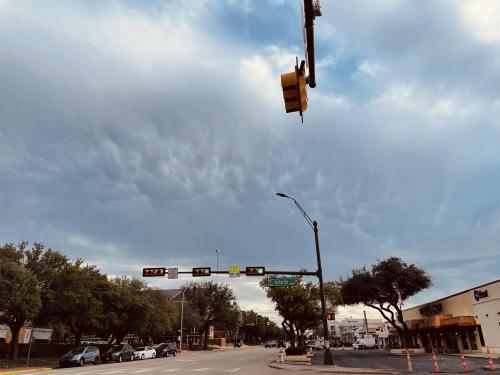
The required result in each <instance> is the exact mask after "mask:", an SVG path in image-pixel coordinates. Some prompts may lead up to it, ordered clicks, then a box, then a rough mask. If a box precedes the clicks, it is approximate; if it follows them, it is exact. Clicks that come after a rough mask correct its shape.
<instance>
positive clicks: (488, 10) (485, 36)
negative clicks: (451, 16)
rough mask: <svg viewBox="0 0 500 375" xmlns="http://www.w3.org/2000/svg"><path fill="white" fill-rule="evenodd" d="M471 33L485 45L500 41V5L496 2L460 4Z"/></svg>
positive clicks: (470, 1)
mask: <svg viewBox="0 0 500 375" xmlns="http://www.w3.org/2000/svg"><path fill="white" fill-rule="evenodd" d="M458 5H459V6H460V8H461V11H462V16H463V19H464V22H465V25H466V26H467V27H468V29H469V32H470V33H471V34H472V35H474V36H475V37H476V38H478V40H480V41H482V42H485V43H496V42H498V41H500V29H499V28H498V25H499V24H500V3H499V2H498V1H496V0H481V1H476V0H464V1H461V2H459V3H458Z"/></svg>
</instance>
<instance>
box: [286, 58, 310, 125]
mask: <svg viewBox="0 0 500 375" xmlns="http://www.w3.org/2000/svg"><path fill="white" fill-rule="evenodd" d="M304 64H305V62H304V61H302V62H301V63H300V68H299V67H298V65H297V64H296V65H295V70H294V71H293V72H289V73H285V74H282V75H281V88H282V89H283V99H284V100H285V110H286V113H289V112H297V111H298V112H299V113H300V116H301V117H302V113H303V112H304V111H305V110H306V109H307V91H306V77H305V69H304Z"/></svg>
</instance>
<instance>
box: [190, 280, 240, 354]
mask: <svg viewBox="0 0 500 375" xmlns="http://www.w3.org/2000/svg"><path fill="white" fill-rule="evenodd" d="M183 289H184V290H185V297H186V299H187V300H188V301H189V302H190V304H191V306H192V307H193V308H194V309H195V310H196V311H197V313H198V315H199V316H200V324H199V327H198V328H199V331H200V339H201V337H202V334H204V335H205V341H204V344H203V349H205V350H206V349H207V347H208V330H209V327H210V326H211V325H213V324H214V323H216V322H222V321H224V318H225V317H226V316H227V314H228V313H229V311H230V310H231V309H232V304H231V301H232V300H234V295H233V291H232V290H231V289H230V288H229V286H228V285H224V284H218V283H214V282H212V281H209V282H205V283H200V284H197V283H191V284H189V285H187V286H184V287H183Z"/></svg>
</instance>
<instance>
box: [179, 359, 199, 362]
mask: <svg viewBox="0 0 500 375" xmlns="http://www.w3.org/2000/svg"><path fill="white" fill-rule="evenodd" d="M177 361H178V362H198V361H199V359H178V360H177Z"/></svg>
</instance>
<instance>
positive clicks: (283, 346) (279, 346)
mask: <svg viewBox="0 0 500 375" xmlns="http://www.w3.org/2000/svg"><path fill="white" fill-rule="evenodd" d="M276 347H278V348H286V344H285V341H283V340H278V343H277V344H276Z"/></svg>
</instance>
